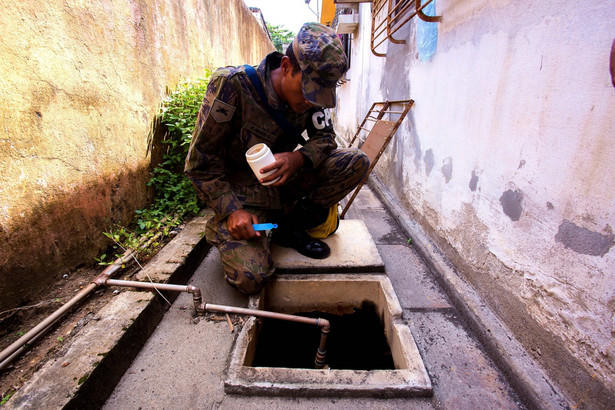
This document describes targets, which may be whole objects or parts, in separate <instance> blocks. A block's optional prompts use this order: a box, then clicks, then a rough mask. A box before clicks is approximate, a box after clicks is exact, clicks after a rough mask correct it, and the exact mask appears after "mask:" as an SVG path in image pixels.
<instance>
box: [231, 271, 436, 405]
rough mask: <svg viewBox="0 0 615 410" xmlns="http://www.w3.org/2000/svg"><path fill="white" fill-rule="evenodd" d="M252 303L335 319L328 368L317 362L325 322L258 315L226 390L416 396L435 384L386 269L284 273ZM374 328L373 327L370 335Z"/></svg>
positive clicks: (240, 342) (247, 329) (237, 352)
mask: <svg viewBox="0 0 615 410" xmlns="http://www.w3.org/2000/svg"><path fill="white" fill-rule="evenodd" d="M250 307H251V308H253V309H262V310H269V311H275V312H280V313H288V314H293V315H304V316H311V317H321V318H324V319H327V320H329V321H330V322H331V332H330V335H329V339H328V341H327V356H326V359H325V363H326V367H325V368H324V369H315V368H314V365H313V364H314V357H315V355H316V351H317V348H318V341H319V338H320V329H319V328H317V327H316V326H312V325H307V324H297V323H291V322H283V321H279V320H275V319H257V318H253V317H252V318H250V319H249V320H248V321H247V322H246V324H245V325H244V327H243V329H242V331H241V333H240V334H239V336H238V338H237V342H236V343H235V347H234V349H233V352H232V356H231V362H230V364H229V369H228V373H227V379H226V381H225V391H226V392H227V393H236V394H254V395H270V396H297V395H304V396H336V397H345V396H346V397H358V396H371V397H408V396H424V395H431V394H432V386H431V382H430V380H429V376H428V375H427V371H426V370H425V366H424V365H423V361H422V360H421V357H420V355H419V352H418V349H417V347H416V344H415V343H414V339H413V338H412V334H411V333H410V330H409V329H408V327H407V326H406V325H405V324H404V323H403V322H402V317H401V315H402V310H401V306H400V305H399V302H398V300H397V297H396V296H395V293H394V291H393V287H392V285H391V283H390V281H389V279H388V278H387V277H386V276H384V275H365V274H360V275H352V274H347V275H346V274H335V275H284V276H282V277H278V278H276V279H274V280H273V281H271V282H269V283H268V285H267V286H266V288H265V289H264V291H263V292H261V293H260V294H259V295H258V296H253V297H252V298H251V299H250ZM366 332H367V334H366Z"/></svg>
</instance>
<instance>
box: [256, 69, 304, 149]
mask: <svg viewBox="0 0 615 410" xmlns="http://www.w3.org/2000/svg"><path fill="white" fill-rule="evenodd" d="M244 67H245V69H246V74H247V75H248V78H249V79H250V82H251V83H252V85H253V86H254V88H256V92H258V95H259V96H260V97H261V101H262V103H263V105H264V106H265V108H266V109H267V112H268V113H269V116H270V117H271V118H273V120H274V121H275V122H276V124H278V125H279V126H280V128H282V130H283V131H284V133H286V134H288V135H289V136H291V137H292V138H293V139H294V140H295V141H296V142H297V144H299V145H304V144H305V138H303V137H302V136H301V133H300V132H299V131H298V130H297V128H296V127H295V126H294V125H292V124H291V123H290V121H288V120H287V119H286V117H284V116H283V115H282V113H281V112H280V111H278V110H276V109H274V108H273V107H272V106H271V105H269V102H268V101H267V96H266V95H265V90H264V89H263V85H262V84H261V80H260V79H259V78H258V74H256V70H255V69H254V67H252V66H251V65H248V64H244Z"/></svg>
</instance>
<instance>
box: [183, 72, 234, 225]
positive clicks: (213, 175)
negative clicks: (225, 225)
mask: <svg viewBox="0 0 615 410" xmlns="http://www.w3.org/2000/svg"><path fill="white" fill-rule="evenodd" d="M221 72H222V73H221ZM223 74H224V70H223V69H222V70H219V72H217V73H215V74H214V76H213V77H212V79H211V81H210V83H209V85H208V87H207V92H206V94H205V98H204V99H203V103H202V105H201V108H200V111H199V114H198V117H197V121H196V127H195V129H194V132H193V134H192V142H191V143H190V148H189V151H188V156H187V157H186V164H185V169H184V171H185V173H186V175H187V176H188V178H190V180H191V181H192V183H193V184H194V186H195V187H196V189H197V192H198V194H199V196H200V197H201V199H203V200H204V201H205V203H206V204H207V205H208V206H209V207H210V208H212V209H213V210H214V211H215V212H216V214H217V215H218V216H220V217H226V216H228V215H230V214H231V213H233V212H234V211H236V210H238V209H241V208H242V203H241V202H240V201H239V199H238V198H237V195H236V194H235V193H234V192H233V189H232V187H231V184H230V183H229V182H228V180H227V179H226V171H227V170H226V163H225V161H224V155H225V150H226V147H227V141H228V140H229V139H230V138H232V135H233V134H234V133H236V132H237V127H238V126H237V124H236V123H237V121H234V117H236V111H239V110H238V109H237V104H238V103H239V100H240V99H239V98H238V97H237V92H236V90H235V88H234V86H233V85H232V83H231V82H230V81H229V79H228V78H227V77H226V76H225V75H223ZM235 119H236V118H235Z"/></svg>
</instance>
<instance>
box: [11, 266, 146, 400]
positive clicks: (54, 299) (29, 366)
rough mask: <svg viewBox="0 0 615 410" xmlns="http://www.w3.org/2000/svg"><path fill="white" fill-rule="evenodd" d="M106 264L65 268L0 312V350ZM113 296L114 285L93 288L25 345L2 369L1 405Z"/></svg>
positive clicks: (123, 275) (124, 274)
mask: <svg viewBox="0 0 615 410" xmlns="http://www.w3.org/2000/svg"><path fill="white" fill-rule="evenodd" d="M150 258H151V257H150ZM140 262H141V264H142V265H143V264H144V263H145V262H146V261H143V260H140ZM106 267H107V266H100V265H97V264H95V262H92V263H89V264H85V265H82V266H80V267H78V268H75V269H72V270H70V271H67V272H65V273H63V274H62V275H60V276H59V277H58V278H57V279H56V281H55V283H53V284H52V285H51V286H49V287H48V289H47V291H46V292H45V293H43V294H41V295H39V297H38V298H36V299H34V300H32V301H31V303H30V304H29V305H27V306H21V307H18V308H15V309H11V310H6V311H3V312H0V351H3V350H4V349H6V348H7V347H9V346H10V345H11V344H13V343H14V342H15V341H17V340H18V339H19V338H20V337H21V336H23V335H24V334H26V333H27V332H28V331H30V330H31V329H32V328H34V327H35V326H36V325H38V324H39V323H40V322H42V321H43V320H45V319H46V318H47V317H48V316H49V315H50V314H52V313H53V312H55V311H56V310H57V309H59V308H60V307H62V306H63V305H64V304H65V303H66V302H68V301H69V300H70V299H72V298H73V297H74V296H75V295H76V294H77V293H79V291H81V290H82V289H83V288H85V287H87V286H88V285H89V284H90V283H91V282H92V281H93V280H94V279H95V278H96V277H97V276H98V275H99V274H100V273H101V272H102V271H103V270H104V269H105V268H106ZM139 269H140V267H139V266H138V265H137V264H136V263H133V264H132V265H129V266H126V267H125V268H124V269H123V270H121V271H120V273H119V274H117V275H114V277H115V278H118V279H130V278H131V277H132V276H134V274H135V273H137V272H138V271H139ZM113 296H114V289H113V288H108V287H101V288H99V289H96V290H94V291H93V292H92V293H90V295H89V297H87V298H86V299H85V300H83V301H81V302H80V303H79V304H78V305H77V306H75V307H74V308H73V309H72V311H71V312H70V313H68V314H67V315H65V316H64V317H63V318H62V319H60V320H59V321H58V322H57V323H56V324H55V325H53V326H52V327H51V328H50V330H48V331H47V332H46V333H45V334H44V335H43V336H41V337H40V338H39V339H38V340H35V341H33V342H31V343H29V344H28V345H26V346H27V348H26V349H25V351H24V352H23V353H22V354H21V355H20V356H19V357H17V358H16V359H14V360H13V361H12V362H11V363H10V364H9V365H8V366H7V367H6V368H4V369H1V370H0V397H1V399H0V405H2V404H4V403H5V402H7V401H8V400H9V398H10V396H11V395H13V394H14V393H15V391H17V390H19V389H20V388H21V386H22V385H23V384H24V383H25V382H26V381H27V380H28V379H29V378H30V377H32V375H33V374H34V373H35V372H36V371H37V370H38V369H40V368H41V367H42V366H43V365H44V364H45V363H46V362H47V361H48V360H50V359H53V358H54V357H55V355H57V354H58V353H59V351H60V350H61V349H62V347H63V346H64V345H66V344H67V343H68V342H70V340H71V338H73V337H75V335H76V334H77V333H78V332H79V331H80V330H81V329H82V328H83V327H84V326H85V324H87V322H88V321H89V319H90V318H91V317H93V316H94V315H95V314H96V312H98V311H99V310H100V309H101V308H102V307H103V306H104V305H105V304H106V303H107V302H108V301H109V300H110V299H111V298H113Z"/></svg>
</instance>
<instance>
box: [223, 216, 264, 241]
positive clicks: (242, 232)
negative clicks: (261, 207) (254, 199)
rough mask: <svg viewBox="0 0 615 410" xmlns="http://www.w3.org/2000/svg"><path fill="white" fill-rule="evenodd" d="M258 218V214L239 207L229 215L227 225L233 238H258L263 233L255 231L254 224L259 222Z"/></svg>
mask: <svg viewBox="0 0 615 410" xmlns="http://www.w3.org/2000/svg"><path fill="white" fill-rule="evenodd" d="M257 223H258V218H257V217H256V215H253V214H251V213H250V212H248V211H246V210H244V209H238V210H236V211H235V212H233V213H232V214H230V215H229V216H228V219H227V221H226V226H227V228H228V231H229V233H230V234H231V236H232V237H233V239H245V240H249V239H256V238H260V236H261V234H260V232H258V231H255V230H254V228H253V227H252V224H257Z"/></svg>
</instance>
